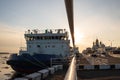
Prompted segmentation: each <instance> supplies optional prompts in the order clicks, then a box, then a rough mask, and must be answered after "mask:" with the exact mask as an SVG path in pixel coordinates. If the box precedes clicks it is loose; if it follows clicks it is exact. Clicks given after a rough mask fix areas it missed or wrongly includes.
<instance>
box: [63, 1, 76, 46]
mask: <svg viewBox="0 0 120 80" xmlns="http://www.w3.org/2000/svg"><path fill="white" fill-rule="evenodd" d="M65 6H66V11H67V17H68V22H69V28H70V33H71V37H72V43H73V46H75V40H74V18H73V0H65Z"/></svg>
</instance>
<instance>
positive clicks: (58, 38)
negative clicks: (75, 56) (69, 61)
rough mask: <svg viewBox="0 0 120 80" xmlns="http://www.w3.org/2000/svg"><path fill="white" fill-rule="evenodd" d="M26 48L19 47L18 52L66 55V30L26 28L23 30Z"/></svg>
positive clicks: (67, 43) (67, 42)
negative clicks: (26, 29)
mask: <svg viewBox="0 0 120 80" xmlns="http://www.w3.org/2000/svg"><path fill="white" fill-rule="evenodd" d="M24 36H25V39H26V44H27V50H26V51H24V50H23V49H20V54H24V53H28V54H30V55H33V54H54V55H60V56H63V57H65V56H67V55H68V54H69V53H70V52H69V51H70V50H69V43H70V40H68V32H67V31H66V30H65V29H56V30H45V31H40V30H37V29H36V30H32V31H30V30H28V31H26V32H25V35H24Z"/></svg>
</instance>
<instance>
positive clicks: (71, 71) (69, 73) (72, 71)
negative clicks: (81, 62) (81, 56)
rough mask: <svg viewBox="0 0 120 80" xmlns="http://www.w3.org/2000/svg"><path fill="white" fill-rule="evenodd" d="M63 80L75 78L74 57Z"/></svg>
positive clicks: (73, 79)
mask: <svg viewBox="0 0 120 80" xmlns="http://www.w3.org/2000/svg"><path fill="white" fill-rule="evenodd" d="M64 80H77V73H76V57H75V56H74V57H73V58H72V61H71V64H70V66H69V69H68V71H67V73H66V75H65V78H64Z"/></svg>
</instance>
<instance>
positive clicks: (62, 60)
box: [50, 58, 69, 66]
mask: <svg viewBox="0 0 120 80" xmlns="http://www.w3.org/2000/svg"><path fill="white" fill-rule="evenodd" d="M66 63H69V60H68V58H51V60H50V65H51V66H53V65H60V64H63V65H64V64H66Z"/></svg>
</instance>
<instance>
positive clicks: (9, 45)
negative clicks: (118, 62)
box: [0, 0, 120, 53]
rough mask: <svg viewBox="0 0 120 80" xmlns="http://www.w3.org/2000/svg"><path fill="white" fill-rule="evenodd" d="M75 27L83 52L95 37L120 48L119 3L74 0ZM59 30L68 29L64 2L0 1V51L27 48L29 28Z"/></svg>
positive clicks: (77, 41) (34, 0)
mask: <svg viewBox="0 0 120 80" xmlns="http://www.w3.org/2000/svg"><path fill="white" fill-rule="evenodd" d="M74 24H75V40H76V45H77V46H79V48H80V50H81V51H82V50H83V49H85V48H86V47H91V46H92V42H93V41H95V39H96V38H98V39H100V40H101V41H102V42H103V43H105V44H106V45H108V46H109V45H110V43H111V42H112V46H116V47H118V46H120V0H74ZM59 28H63V29H67V30H69V26H68V21H67V15H66V9H65V4H64V0H0V52H11V53H16V52H18V51H19V47H21V46H22V47H25V44H26V43H25V40H24V32H25V31H26V30H28V29H42V30H44V29H59ZM81 51H80V52H81Z"/></svg>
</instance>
